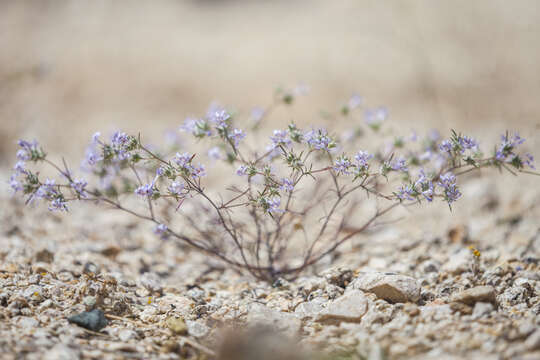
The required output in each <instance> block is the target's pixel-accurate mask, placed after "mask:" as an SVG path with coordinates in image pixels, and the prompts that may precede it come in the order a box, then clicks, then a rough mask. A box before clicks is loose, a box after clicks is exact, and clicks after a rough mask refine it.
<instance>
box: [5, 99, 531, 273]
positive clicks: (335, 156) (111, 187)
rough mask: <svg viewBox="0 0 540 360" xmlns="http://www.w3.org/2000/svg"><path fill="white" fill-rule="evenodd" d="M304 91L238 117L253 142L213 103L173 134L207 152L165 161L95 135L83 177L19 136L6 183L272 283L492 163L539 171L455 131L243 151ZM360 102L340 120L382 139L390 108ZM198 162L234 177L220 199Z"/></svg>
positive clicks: (504, 141) (124, 141)
mask: <svg viewBox="0 0 540 360" xmlns="http://www.w3.org/2000/svg"><path fill="white" fill-rule="evenodd" d="M300 90H302V91H300ZM300 90H295V91H283V90H279V91H278V92H276V96H275V97H274V102H273V103H272V105H271V106H269V107H268V108H266V109H263V108H255V109H254V110H253V111H252V113H251V115H249V116H246V118H247V119H248V120H249V123H251V124H252V127H251V130H250V131H251V132H252V133H251V134H248V132H249V131H245V130H242V129H241V128H239V127H237V126H236V123H237V122H238V121H237V120H238V118H239V114H237V113H234V112H232V111H229V110H228V109H226V108H224V107H221V106H219V105H215V104H214V105H211V106H210V109H209V110H208V112H207V114H206V115H204V116H202V117H201V118H189V119H187V120H186V121H185V122H184V124H182V125H181V126H180V131H182V132H185V133H188V134H189V136H192V137H193V138H194V139H196V141H197V142H199V143H200V144H203V145H204V146H205V149H204V151H193V149H191V151H190V149H188V148H184V149H180V150H179V151H178V152H176V151H175V152H173V153H167V152H166V151H165V150H164V149H154V148H152V147H150V146H148V145H146V144H145V143H144V142H143V141H142V138H141V136H140V135H129V134H126V133H124V132H121V131H118V132H115V133H114V134H113V135H112V136H111V137H110V138H109V139H106V138H105V137H103V136H102V135H101V134H100V133H96V134H94V136H93V137H92V141H91V143H90V145H89V146H88V148H87V150H86V156H85V159H84V160H83V164H82V169H83V170H85V171H86V172H87V173H88V175H89V177H88V180H86V179H83V178H80V177H75V176H74V175H73V173H74V172H73V171H72V169H70V168H69V167H68V165H67V163H66V162H65V161H63V160H62V162H61V163H60V164H58V163H56V162H53V161H52V160H50V159H49V157H48V156H47V154H46V153H45V152H44V151H43V149H42V148H41V147H40V146H39V144H38V143H37V142H36V141H34V142H27V141H23V140H21V141H19V150H18V151H17V160H18V162H17V163H16V165H15V167H14V173H13V175H12V176H11V178H10V181H9V182H10V186H11V188H12V189H13V191H14V192H15V193H19V194H21V195H23V196H25V197H26V201H27V203H29V202H34V201H36V200H42V201H45V202H46V203H47V204H48V208H49V210H50V211H60V212H67V211H69V208H70V206H72V204H73V203H74V202H77V201H87V202H88V201H89V202H93V203H97V204H102V205H104V206H109V207H112V208H115V209H118V210H121V211H124V212H127V213H129V214H131V215H133V216H135V217H138V218H140V219H143V220H146V221H149V222H151V223H153V232H154V233H155V235H156V236H157V237H159V238H160V239H169V240H170V239H176V240H177V241H179V242H181V243H183V244H187V245H190V246H191V247H193V248H195V249H197V250H199V251H202V252H205V253H207V254H210V255H212V256H214V257H216V258H219V259H221V260H222V261H223V262H225V263H227V264H228V265H230V266H233V267H235V268H238V269H241V270H244V271H247V272H249V273H251V274H252V275H253V276H255V277H257V278H259V279H264V280H268V281H273V280H275V279H276V278H277V277H285V278H293V277H295V276H297V275H298V274H299V273H300V272H301V271H302V270H304V269H306V268H307V267H309V266H311V265H313V264H316V263H317V262H319V261H321V260H322V259H323V258H325V257H327V256H329V255H331V254H333V253H334V252H335V251H336V249H338V248H339V247H340V246H341V245H342V244H344V243H346V242H347V241H349V240H350V239H352V238H353V237H355V236H357V235H359V234H361V233H364V232H366V231H367V230H369V229H371V228H372V227H373V226H375V225H376V224H377V221H379V220H380V219H381V218H382V217H383V216H385V215H386V214H388V213H389V212H390V211H392V210H393V209H395V208H398V207H407V206H412V205H415V204H420V203H422V202H424V203H426V204H429V203H433V202H435V201H444V202H446V203H447V204H448V206H449V207H450V209H451V206H452V204H453V203H454V202H456V201H458V200H459V199H460V198H461V196H462V193H461V192H460V189H459V184H458V177H459V176H460V175H462V174H465V173H468V172H471V171H475V170H479V169H481V168H488V167H494V168H498V169H501V170H503V169H505V170H508V171H510V172H511V173H513V174H516V173H530V174H537V173H536V172H534V171H532V170H534V164H533V157H532V155H530V154H529V153H524V152H522V151H521V147H522V144H523V143H524V141H525V140H524V139H523V138H521V137H520V136H519V135H518V134H517V133H516V134H512V135H511V134H509V133H506V134H505V135H503V136H502V138H501V142H500V143H499V144H498V145H497V146H496V147H495V148H494V150H493V151H492V153H491V154H489V153H484V152H483V151H482V150H481V148H480V144H479V143H478V142H477V141H476V140H475V139H474V138H472V137H470V136H467V135H462V134H460V133H457V132H455V131H452V134H451V136H450V137H449V138H448V139H440V136H439V135H438V134H437V133H435V132H432V133H430V134H428V135H427V136H426V137H425V138H424V139H421V138H420V137H419V136H418V135H417V134H416V133H414V134H413V135H412V136H411V137H398V138H396V139H394V140H393V142H392V143H390V147H384V146H383V147H381V148H379V149H371V150H369V149H366V148H364V147H363V144H362V143H361V142H358V143H356V141H353V146H354V147H355V149H354V151H353V152H350V153H348V152H347V151H345V148H344V147H343V146H342V145H341V144H340V142H339V141H338V137H337V136H336V135H335V134H333V133H332V132H331V131H329V130H328V129H325V128H317V127H312V128H307V129H302V128H300V127H298V126H297V125H296V124H294V123H291V124H289V125H288V126H287V127H286V128H282V129H275V130H273V131H272V132H271V133H270V134H268V135H267V137H266V139H267V140H266V143H265V144H262V143H261V141H260V138H258V139H257V141H258V143H259V144H261V145H260V146H257V148H250V145H249V143H248V142H247V140H248V139H249V136H256V135H258V133H257V132H258V131H259V126H260V124H261V123H262V122H263V121H264V119H265V118H267V117H268V115H269V114H270V113H271V112H272V110H273V109H274V108H275V107H277V106H290V105H291V104H292V103H293V102H294V99H295V97H297V96H299V95H301V94H304V93H305V89H300ZM362 106H363V100H362V98H360V97H359V96H357V95H354V96H353V97H352V98H351V99H350V100H349V101H348V102H346V105H345V106H344V107H343V108H342V110H341V114H342V115H343V116H347V117H349V116H351V113H353V112H355V111H359V112H363V113H364V115H365V124H364V125H365V127H366V129H365V131H371V132H373V134H377V135H379V136H382V132H381V128H382V127H383V126H385V122H386V121H387V119H388V116H389V115H388V110H387V109H386V108H383V107H379V108H375V109H372V110H364V109H362ZM253 123H254V124H253ZM363 131H364V130H362V131H360V132H358V131H356V132H355V133H359V134H360V133H363ZM205 156H206V159H209V160H211V162H212V163H214V162H222V163H223V164H224V165H225V166H228V168H229V169H230V178H233V180H232V185H231V186H230V187H227V188H226V191H219V190H218V191H215V190H213V189H210V188H209V186H208V185H207V184H206V177H207V171H212V170H207V168H206V167H205V165H204V164H203V163H202V162H203V160H204V158H205ZM29 163H45V164H47V165H49V166H51V167H52V168H53V169H55V170H56V171H57V173H58V177H57V178H56V179H49V178H45V179H43V178H42V177H41V175H40V173H39V172H37V171H32V170H31V169H30V168H29V167H28V166H27V165H28V164H29ZM220 175H221V174H220ZM90 178H92V181H90V180H91V179H90ZM91 184H92V185H91ZM365 201H373V202H374V203H375V204H376V209H374V210H373V212H372V213H370V214H366V215H365V217H366V219H364V222H363V223H361V224H360V225H357V224H355V223H351V220H350V219H352V217H353V215H354V214H355V213H356V212H357V210H358V209H359V206H360V205H361V204H363V203H364V202H365ZM317 214H319V215H320V214H322V216H320V217H317V216H316V215H317Z"/></svg>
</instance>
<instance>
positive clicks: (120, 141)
mask: <svg viewBox="0 0 540 360" xmlns="http://www.w3.org/2000/svg"><path fill="white" fill-rule="evenodd" d="M130 143H131V138H130V136H129V135H127V134H126V133H124V132H121V131H117V132H115V133H114V134H113V135H112V138H111V146H112V148H113V150H114V151H115V152H116V156H117V157H118V159H120V160H126V159H129V158H130V157H131V154H130V153H129V151H128V147H129V145H130Z"/></svg>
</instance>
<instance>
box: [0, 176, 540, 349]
mask: <svg viewBox="0 0 540 360" xmlns="http://www.w3.org/2000/svg"><path fill="white" fill-rule="evenodd" d="M3 175H6V177H7V174H6V173H4V174H3ZM504 179H506V178H504ZM535 181H537V180H536V179H531V178H520V179H516V180H513V179H510V180H507V181H502V182H501V181H499V182H498V183H497V182H494V180H493V179H492V178H491V177H490V176H482V177H472V178H470V179H469V181H468V182H466V185H464V186H463V192H464V194H465V196H464V200H463V201H462V204H460V205H459V207H458V208H457V209H454V212H453V213H450V212H449V211H448V209H435V210H425V209H424V210H417V211H413V212H412V213H411V214H408V215H407V216H406V217H405V218H404V219H402V220H401V221H399V222H397V223H394V224H391V225H388V226H386V227H385V228H383V229H381V230H378V231H375V232H372V233H370V234H368V235H366V236H364V237H362V238H359V239H357V240H355V241H354V242H353V243H350V244H348V245H346V246H344V247H343V248H342V249H341V251H340V253H339V254H338V256H337V257H336V258H335V259H333V261H332V262H331V263H330V261H329V260H328V261H327V262H326V263H322V264H320V266H319V267H318V268H314V269H310V271H308V272H307V273H306V274H304V276H303V277H301V278H299V279H297V280H295V281H293V282H287V281H285V280H280V281H277V282H276V283H275V284H266V283H262V282H257V281H255V280H253V279H252V278H250V277H248V276H245V275H244V276H243V275H240V274H238V273H237V272H235V271H233V270H232V269H224V268H223V267H222V264H220V263H219V262H218V261H214V260H212V259H209V258H208V257H207V256H204V255H201V254H199V253H197V252H194V251H191V250H190V249H189V248H185V247H182V246H180V245H178V244H175V243H174V242H172V241H160V240H158V239H156V238H155V237H154V236H152V234H151V231H149V228H148V226H147V225H146V224H143V223H140V222H138V221H134V220H133V219H131V218H129V217H126V216H124V215H123V214H120V213H118V212H114V211H111V210H100V211H96V209H95V208H93V207H92V206H81V207H74V209H73V211H72V212H71V215H70V216H66V215H64V214H53V213H50V212H48V211H47V210H46V209H44V208H43V207H39V206H38V207H24V204H22V202H21V201H19V199H15V198H11V197H10V196H9V195H8V193H7V192H6V191H3V192H2V195H1V196H2V200H3V203H4V206H3V207H2V209H1V210H0V221H1V223H2V231H1V234H0V249H1V250H0V258H1V260H2V261H1V263H0V284H1V286H0V317H1V318H2V321H1V323H0V335H1V336H0V347H1V348H2V349H3V356H2V357H3V358H6V359H16V358H17V359H19V358H25V359H42V358H44V359H79V358H80V359H121V358H145V359H147V358H160V359H180V358H198V359H203V358H206V359H211V358H214V357H215V356H219V357H220V358H222V359H229V358H231V359H233V358H234V359H242V358H245V359H252V358H254V357H257V358H258V359H266V358H268V359H277V358H280V359H287V358H291V359H296V358H302V356H304V358H314V356H315V355H313V354H317V356H321V355H320V354H332V356H333V357H330V358H336V357H337V356H338V354H339V356H342V357H341V358H346V359H364V358H368V359H429V358H438V359H463V358H470V359H477V358H484V359H538V358H540V330H539V325H540V320H539V319H540V317H539V316H538V315H539V314H540V272H539V263H538V262H539V261H540V228H539V225H538V218H539V215H540V210H539V208H538V206H537V204H538V201H539V198H540V192H539V191H538V187H537V186H536V187H534V182H535ZM497 184H499V185H497ZM508 184H511V185H513V186H508ZM529 185H531V186H530V187H529V189H532V190H531V191H529V192H528V193H527V194H525V193H524V192H523V191H522V188H523V187H524V186H529ZM479 189H484V190H482V191H481V190H479ZM503 189H504V191H503ZM427 212H429V214H430V216H429V217H427V216H425V215H426V214H427ZM470 246H473V247H474V248H475V249H478V250H479V252H480V257H479V258H478V257H476V256H475V255H474V254H473V251H472V250H471V249H470V248H469V247H470ZM93 308H97V309H101V310H102V311H103V312H104V314H105V315H104V316H105V317H106V318H107V320H108V324H107V326H105V327H104V328H102V329H96V330H98V331H89V330H86V329H83V328H82V327H80V326H77V325H76V324H73V323H70V322H68V320H67V319H68V317H70V316H72V315H74V314H77V313H80V312H83V311H85V310H90V309H93ZM245 329H250V330H248V332H247V333H245V334H244V335H242V334H243V330H245ZM254 334H258V335H254ZM270 334H271V335H270ZM254 348H255V349H256V350H253V349H254ZM299 348H302V349H303V351H304V352H305V354H306V355H300V353H301V352H300V351H298V350H297V349H299ZM265 349H271V350H268V352H267V354H266V355H265V354H263V353H264V350H265ZM291 349H292V350H291ZM295 349H296V350H295ZM254 351H256V355H254V354H255V353H254ZM216 354H219V355H216ZM265 356H266V357H265Z"/></svg>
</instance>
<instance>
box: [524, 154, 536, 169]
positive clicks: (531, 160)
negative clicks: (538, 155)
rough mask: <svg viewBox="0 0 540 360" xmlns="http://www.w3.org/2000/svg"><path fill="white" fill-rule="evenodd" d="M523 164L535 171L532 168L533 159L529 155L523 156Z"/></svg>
mask: <svg viewBox="0 0 540 360" xmlns="http://www.w3.org/2000/svg"><path fill="white" fill-rule="evenodd" d="M525 164H526V165H527V166H528V167H530V168H531V169H533V170H536V167H534V157H533V156H532V155H531V154H528V153H527V154H525Z"/></svg>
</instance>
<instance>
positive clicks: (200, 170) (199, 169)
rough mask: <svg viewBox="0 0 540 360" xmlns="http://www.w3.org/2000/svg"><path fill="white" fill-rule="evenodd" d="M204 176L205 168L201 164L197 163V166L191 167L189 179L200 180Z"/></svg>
mask: <svg viewBox="0 0 540 360" xmlns="http://www.w3.org/2000/svg"><path fill="white" fill-rule="evenodd" d="M205 176H206V168H205V167H204V165H203V164H201V163H199V164H197V166H192V167H191V177H193V178H200V177H205Z"/></svg>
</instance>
